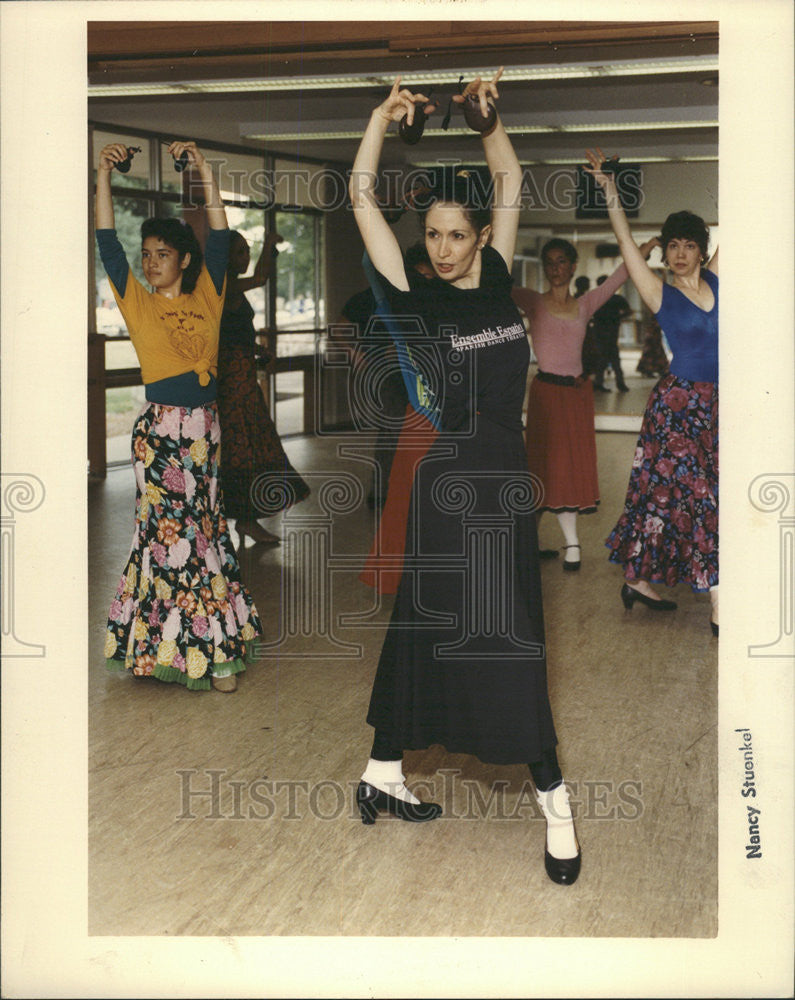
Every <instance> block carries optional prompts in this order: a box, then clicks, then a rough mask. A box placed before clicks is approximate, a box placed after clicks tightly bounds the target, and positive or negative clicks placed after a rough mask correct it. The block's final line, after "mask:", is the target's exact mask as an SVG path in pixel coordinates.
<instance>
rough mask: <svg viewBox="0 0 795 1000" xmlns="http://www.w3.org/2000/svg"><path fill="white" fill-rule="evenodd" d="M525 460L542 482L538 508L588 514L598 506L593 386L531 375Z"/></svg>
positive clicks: (586, 382)
mask: <svg viewBox="0 0 795 1000" xmlns="http://www.w3.org/2000/svg"><path fill="white" fill-rule="evenodd" d="M525 441H526V447H527V464H528V468H529V469H530V471H531V472H532V473H533V475H534V476H536V477H537V478H538V479H539V481H540V483H541V485H542V486H543V491H544V492H543V495H542V499H541V502H540V504H539V506H538V510H539V511H543V510H549V511H553V512H555V513H560V512H561V511H564V510H570V511H578V512H579V513H580V514H591V513H593V512H594V511H595V510H596V508H597V506H598V505H599V481H598V478H597V472H596V431H595V430H594V406H593V386H592V384H591V380H590V379H588V378H585V379H582V380H578V381H576V382H575V384H574V385H558V384H556V383H552V382H545V381H543V380H542V379H540V378H537V377H536V378H534V379H533V381H532V382H531V383H530V393H529V398H528V403H527V434H526V438H525Z"/></svg>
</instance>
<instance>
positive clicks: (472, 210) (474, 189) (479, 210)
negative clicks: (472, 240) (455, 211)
mask: <svg viewBox="0 0 795 1000" xmlns="http://www.w3.org/2000/svg"><path fill="white" fill-rule="evenodd" d="M437 202H443V203H444V204H451V205H457V206H458V207H459V208H460V209H461V211H462V212H463V213H464V215H465V216H466V219H467V222H469V224H470V225H471V226H472V228H473V229H474V230H475V232H476V233H477V234H478V235H480V233H481V232H482V231H483V230H484V229H485V228H486V226H488V225H490V223H491V206H490V205H489V204H488V200H487V198H485V197H484V193H483V192H482V191H481V190H480V180H479V178H473V177H472V176H471V175H470V174H468V173H467V172H466V171H462V172H461V173H459V174H456V175H455V177H452V178H451V177H442V179H441V180H440V181H439V182H438V183H437V184H436V185H435V186H434V187H433V188H431V189H430V190H429V191H427V192H424V193H423V195H422V198H421V200H420V199H418V202H417V210H418V212H419V216H420V225H421V226H422V229H423V232H424V231H425V217H426V216H427V214H428V212H429V211H430V209H431V208H433V206H434V205H435V204H436V203H437Z"/></svg>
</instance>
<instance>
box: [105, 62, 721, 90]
mask: <svg viewBox="0 0 795 1000" xmlns="http://www.w3.org/2000/svg"><path fill="white" fill-rule="evenodd" d="M693 71H698V72H700V73H701V72H704V73H711V72H715V73H717V71H718V57H717V56H682V57H681V58H679V59H664V60H656V61H655V60H647V59H631V60H627V61H625V62H614V63H600V62H595V61H590V62H582V63H575V64H572V65H570V66H559V65H555V64H552V65H548V66H508V67H506V68H505V70H504V71H503V74H502V77H501V78H500V83H512V82H523V81H533V80H589V79H603V78H605V77H622V76H659V75H660V74H662V73H692V72H693ZM460 75H461V73H460V72H459V71H458V70H431V71H429V72H424V73H421V72H417V73H415V72H411V73H402V74H401V83H402V84H403V85H404V86H407V87H410V86H413V85H415V84H421V85H422V86H423V87H428V86H430V85H431V84H433V85H435V86H441V85H443V84H453V85H457V83H458V78H459V76H460ZM394 79H395V75H393V74H391V73H388V74H384V73H357V74H346V75H339V76H276V77H270V78H264V77H262V78H256V79H245V80H193V81H185V82H182V83H139V84H133V83H120V84H110V85H108V84H93V85H89V87H88V96H89V98H92V97H94V98H96V97H154V96H167V95H176V94H182V95H184V94H224V93H243V92H246V91H257V92H263V91H280V90H284V91H290V90H297V89H299V88H300V89H301V90H339V89H341V88H343V87H357V88H359V87H379V88H386V89H389V88H390V87H391V86H392V83H393V82H394Z"/></svg>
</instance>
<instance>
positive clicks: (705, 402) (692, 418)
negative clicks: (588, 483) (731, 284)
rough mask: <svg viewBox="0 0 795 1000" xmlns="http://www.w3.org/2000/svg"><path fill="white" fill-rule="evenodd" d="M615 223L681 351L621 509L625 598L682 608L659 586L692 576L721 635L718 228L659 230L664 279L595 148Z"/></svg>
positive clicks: (652, 410) (640, 285)
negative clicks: (714, 231)
mask: <svg viewBox="0 0 795 1000" xmlns="http://www.w3.org/2000/svg"><path fill="white" fill-rule="evenodd" d="M587 156H588V162H589V163H590V168H589V173H591V174H592V175H593V177H594V179H595V180H596V182H597V183H598V184H599V185H600V187H601V188H602V189H603V190H604V192H605V197H606V200H607V209H608V212H609V214H610V223H611V225H612V227H613V232H614V233H615V236H616V240H617V241H618V245H619V248H620V249H621V253H622V255H623V257H624V262H625V263H626V265H627V268H628V270H629V273H630V277H631V278H632V280H633V282H634V283H635V287H636V288H637V289H638V293H639V294H640V296H641V298H642V299H643V301H644V302H645V303H646V305H647V306H648V307H649V309H650V310H651V311H652V313H653V314H654V316H655V318H656V319H657V321H658V322H659V324H660V326H661V327H662V330H663V333H664V334H665V337H666V339H667V341H668V344H669V345H670V347H671V350H672V351H673V358H672V360H671V370H670V374H668V375H666V376H665V377H664V378H662V379H661V380H660V381H659V382H658V383H657V385H656V386H655V387H654V389H653V390H652V392H651V396H650V397H649V402H648V404H647V406H646V413H645V415H644V418H643V424H642V427H641V431H640V437H639V438H638V444H637V448H636V450H635V458H634V461H633V464H632V472H631V474H630V478H629V486H628V488H627V495H626V500H625V504H624V512H623V513H622V515H621V517H620V519H619V521H618V523H617V524H616V526H615V528H614V529H613V531H612V533H611V535H610V537H609V538H608V540H607V545H608V547H609V548H610V550H611V551H610V561H611V562H615V563H618V564H619V565H622V566H623V567H624V580H625V582H624V586H623V587H622V590H621V599H622V601H623V602H624V606H625V607H626V608H627V609H630V608H632V606H633V604H634V603H635V602H636V601H640V602H641V603H642V604H645V605H646V606H647V607H649V608H651V609H653V610H655V611H673V610H674V609H675V608H676V604H675V603H674V602H673V601H667V600H663V599H662V598H661V597H660V596H659V595H658V594H657V593H656V591H655V590H654V589H653V587H652V586H651V584H652V583H663V584H666V585H667V586H669V587H672V586H674V585H675V584H677V583H687V584H689V585H690V587H691V588H692V589H693V590H694V591H695V592H697V593H698V592H702V593H703V592H707V591H708V592H709V594H710V599H711V604H712V619H711V628H712V632H713V634H714V635H717V634H718V252H717V250H716V251H715V254H714V255H713V257H712V259H711V260H710V261H709V263H707V250H708V246H709V230H708V229H707V227H706V225H705V224H704V220H703V219H701V218H700V217H699V216H697V215H694V214H693V213H692V212H687V211H682V212H674V213H673V214H671V215H669V216H668V218H667V219H666V221H665V224H664V225H663V229H662V234H661V236H660V240H659V242H660V246H661V248H662V255H663V263H664V264H665V265H666V267H668V268H669V269H670V270H671V272H672V274H673V281H672V283H671V284H667V283H666V282H664V281H662V280H661V279H660V278H659V277H658V276H657V275H656V274H655V273H654V272H653V271H652V270H651V268H650V267H649V266H648V265H647V264H646V261H645V260H644V259H643V256H642V255H641V254H640V252H639V251H638V248H637V247H636V246H635V244H634V242H633V240H632V236H631V234H630V230H629V224H628V222H627V219H626V216H625V214H624V210H623V208H622V207H621V202H620V200H619V197H618V194H617V191H616V185H615V181H614V179H613V177H612V174H611V172H610V171H603V170H602V165H603V164H604V163H605V157H604V154H603V153H602V151H601V150H599V149H597V150H596V151H590V150H589V151H588V153H587Z"/></svg>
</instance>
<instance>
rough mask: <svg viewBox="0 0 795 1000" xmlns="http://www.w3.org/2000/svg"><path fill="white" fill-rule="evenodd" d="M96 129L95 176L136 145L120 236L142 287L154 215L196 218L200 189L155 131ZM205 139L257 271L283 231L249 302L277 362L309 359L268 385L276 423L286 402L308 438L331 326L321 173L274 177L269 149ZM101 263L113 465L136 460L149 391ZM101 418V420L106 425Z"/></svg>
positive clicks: (120, 187)
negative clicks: (310, 378) (309, 409)
mask: <svg viewBox="0 0 795 1000" xmlns="http://www.w3.org/2000/svg"><path fill="white" fill-rule="evenodd" d="M90 129H91V149H92V155H93V160H92V164H93V168H92V169H93V175H94V177H96V162H97V159H98V156H99V152H100V150H101V149H102V147H103V146H104V145H106V144H107V143H109V142H122V143H124V144H125V145H127V146H129V147H134V148H135V152H134V153H133V155H132V160H131V164H130V169H129V171H127V172H121V171H118V170H114V171H113V173H112V176H111V185H112V192H113V208H114V216H115V223H116V230H117V232H118V235H119V239H120V241H121V243H122V245H123V246H124V248H125V250H126V253H127V259H128V261H129V263H130V267H131V269H132V272H133V274H134V275H135V276H136V277H137V278H138V280H139V281H141V282H143V280H144V278H143V273H142V270H141V257H140V240H141V223H142V222H143V221H144V220H145V219H147V218H150V217H152V216H155V215H159V216H175V217H179V218H182V217H185V218H187V219H188V221H190V216H191V214H192V209H193V210H195V199H196V196H197V195H200V193H201V189H200V187H199V188H198V189H197V187H196V184H195V181H194V183H193V184H192V185H191V186H190V188H188V187H186V181H187V180H188V178H189V176H190V175H189V174H183V173H180V172H177V171H175V170H174V161H173V158H172V157H171V155H170V154H169V153H168V143H169V142H170V139H169V138H167V137H165V136H160V135H157V134H153V133H139V134H133V133H127V132H125V131H124V130H123V129H116V128H115V127H113V126H112V125H91V126H90ZM198 142H199V146H200V147H201V149H202V151H203V152H204V154H205V156H206V157H207V159H208V160H209V162H210V163H211V164H212V166H213V170H214V172H215V175H216V177H217V178H218V183H219V187H220V190H221V195H222V197H223V199H224V203H225V206H226V210H227V217H228V219H229V225H230V228H232V229H236V230H238V231H240V232H241V233H242V234H243V236H244V237H245V238H246V239H247V241H248V243H249V247H250V248H251V266H250V268H249V274H250V273H251V272H252V271H253V268H254V265H255V264H256V262H257V260H258V258H259V255H260V252H261V250H262V246H263V241H264V236H265V233H266V232H267V231H268V230H269V229H271V228H275V229H276V231H278V232H279V233H280V234H281V235H282V237H283V242H282V244H281V245H280V250H281V253H280V255H279V257H278V258H277V263H276V267H275V268H274V270H273V272H272V275H271V278H270V281H269V282H268V284H267V285H266V286H265V287H263V288H255V289H252V290H250V291H249V292H247V293H246V295H247V297H248V299H249V301H250V302H251V304H252V306H253V307H254V313H255V315H254V326H255V329H256V330H257V331H266V330H270V331H273V332H275V333H277V337H276V344H277V348H276V354H277V359H289V358H298V357H299V356H300V357H302V358H303V359H304V360H303V361H301V362H300V363H299V366H298V367H296V369H295V370H293V369H292V368H291V370H289V371H280V372H278V373H277V375H275V376H274V378H273V381H272V382H271V385H270V387H269V388H270V389H271V392H270V399H271V409H272V413H273V417H274V420H276V419H277V415H276V409H277V403H284V404H286V405H282V406H280V407H279V418H278V422H277V427H278V429H279V432H280V433H283V434H289V433H300V432H301V431H303V430H305V428H304V418H303V394H304V375H305V369H306V366H307V364H308V361H307V356H311V355H314V353H315V351H316V345H317V334H318V332H319V331H320V330H321V329H322V327H323V325H324V323H325V302H324V298H323V294H322V281H321V274H322V270H321V266H320V262H321V260H322V249H323V247H322V234H323V227H322V217H321V214H320V213H319V212H318V211H317V210H313V209H311V208H304V207H303V205H304V204H306V199H305V198H304V193H303V192H304V188H305V187H306V178H304V174H306V175H307V178H309V180H311V179H312V178H315V175H316V174H317V175H318V176H319V175H320V173H321V170H322V168H321V167H319V166H318V167H311V168H308V169H307V170H304V171H303V173H302V172H301V171H297V170H296V169H295V167H294V165H292V164H286V163H281V164H280V166H279V169H278V170H275V169H274V168H275V166H276V161H274V160H272V159H271V158H270V157H269V156H267V155H266V154H264V153H262V152H254V151H252V152H248V151H245V150H242V149H237V150H235V149H232V150H226V149H218V148H214V147H213V144H212V143H204V142H202V141H201V140H198ZM296 178H299V180H296ZM315 181H316V182H317V179H316V178H315ZM288 195H289V201H290V205H289V207H285V208H281V207H275V203H277V202H278V200H279V199H281V200H282V201H284V200H286V199H287V197H288ZM186 196H187V197H188V199H189V200H190V201H191V202H193V204H192V205H191V208H188V207H187V206H186V204H184V202H185V197H186ZM94 257H95V259H94V275H93V279H94V280H93V286H94V287H93V290H92V297H93V300H94V310H93V314H94V315H93V322H94V331H95V332H96V333H97V334H100V335H102V336H101V337H100V338H94V340H95V341H96V343H95V344H93V345H92V348H91V349H92V350H94V351H97V352H99V354H98V363H99V365H100V367H103V358H104V372H105V383H106V391H105V426H106V434H107V439H106V456H107V459H108V461H110V462H127V461H129V440H130V430H131V428H132V425H133V422H134V420H135V417H136V415H137V413H138V411H139V410H140V408H141V405H142V404H143V402H144V390H143V386H142V385H141V384H140V373H139V371H138V369H139V365H138V359H137V356H136V354H135V350H134V348H133V346H132V344H131V342H130V340H129V335H128V332H127V329H126V326H125V323H124V319H123V318H122V316H121V313H120V311H119V309H118V306H117V305H116V301H115V298H114V296H113V292H112V289H111V286H110V282H109V280H108V278H107V276H106V274H105V271H104V268H103V267H102V262H101V260H100V259H99V254H98V253H97V252H95V253H94ZM288 367H289V363H288ZM277 380H278V381H277ZM101 416H102V415H101V414H95V418H96V419H97V420H98V421H99V420H101ZM94 453H95V454H96V452H94Z"/></svg>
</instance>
